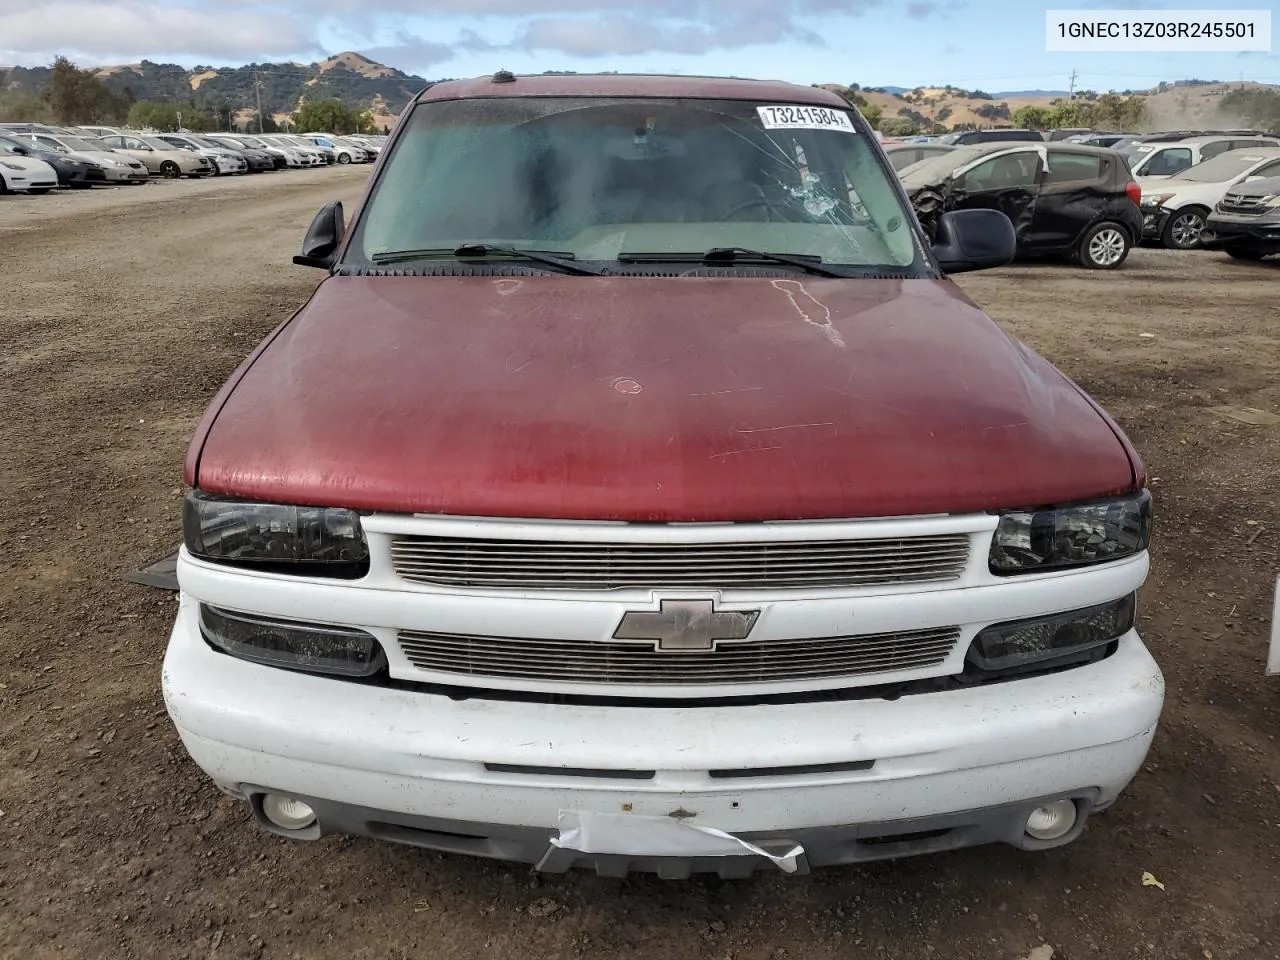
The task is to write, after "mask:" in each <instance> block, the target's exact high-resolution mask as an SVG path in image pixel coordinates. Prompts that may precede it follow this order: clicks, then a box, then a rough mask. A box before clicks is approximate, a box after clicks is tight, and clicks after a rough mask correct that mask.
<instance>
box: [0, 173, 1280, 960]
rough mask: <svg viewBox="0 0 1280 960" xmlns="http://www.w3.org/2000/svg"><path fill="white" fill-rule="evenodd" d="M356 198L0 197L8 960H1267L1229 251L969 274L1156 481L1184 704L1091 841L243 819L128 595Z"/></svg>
mask: <svg viewBox="0 0 1280 960" xmlns="http://www.w3.org/2000/svg"><path fill="white" fill-rule="evenodd" d="M367 173H368V170H367V168H365V169H363V170H361V169H359V168H344V169H329V170H324V171H300V172H296V173H279V174H263V175H260V176H254V177H246V178H239V179H237V180H234V181H232V182H226V181H224V180H221V179H220V180H214V181H208V182H188V181H176V182H169V181H166V182H163V183H156V184H149V185H146V186H141V187H123V188H117V189H100V190H94V191H93V192H92V193H91V194H83V193H77V194H71V195H65V196H64V195H59V196H51V197H30V198H28V197H21V196H5V197H0V251H2V258H3V259H2V261H0V262H2V263H3V265H4V277H5V280H6V281H7V283H6V296H5V303H4V309H3V310H2V311H0V341H2V342H3V343H4V345H5V349H4V351H3V353H2V354H0V370H3V374H4V375H3V377H2V378H0V391H2V392H0V411H2V413H0V573H3V576H2V577H0V651H3V653H4V659H3V665H0V917H3V923H0V953H2V954H3V956H6V957H21V958H23V960H31V958H43V957H95V958H96V957H110V958H116V957H120V958H131V957H139V958H161V957H163V958H185V957H190V958H206V957H218V958H223V957H226V958H307V960H312V958H335V960H359V958H378V960H383V958H398V957H418V956H427V955H430V956H440V957H459V956H475V955H484V956H488V957H494V958H498V960H504V958H520V960H533V958H537V957H570V956H586V957H595V956H602V957H620V958H629V957H637V958H640V957H643V958H661V960H686V958H707V960H727V958H733V960H764V958H796V960H799V958H803V960H822V958H835V957H841V958H848V957H876V958H878V957H901V958H911V960H918V958H930V957H938V958H957V960H1023V958H1034V960H1050V958H1054V960H1081V958H1091V957H1096V958H1099V960H1120V958H1130V957H1140V958H1148V957H1150V958H1160V960H1164V958H1184V957H1189V958H1197V960H1199V958H1220V960H1225V958H1241V960H1246V958H1247V960H1264V958H1275V957H1278V956H1280V748H1278V746H1277V743H1276V734H1277V732H1280V709H1278V708H1280V678H1276V679H1273V680H1270V681H1268V680H1266V679H1265V678H1264V677H1263V675H1262V670H1263V658H1264V654H1265V646H1266V633H1267V626H1268V616H1269V604H1270V594H1271V589H1272V584H1273V583H1274V580H1275V577H1276V574H1277V572H1278V570H1280V548H1278V545H1280V496H1278V493H1280V479H1278V478H1280V427H1276V426H1254V425H1249V424H1246V423H1242V422H1239V421H1236V420H1233V419H1231V418H1230V417H1229V416H1226V415H1224V414H1223V413H1221V412H1219V411H1218V408H1221V407H1230V406H1236V407H1253V408H1260V409H1264V410H1269V411H1272V412H1276V413H1280V298H1278V297H1277V292H1278V291H1280V263H1265V264H1262V265H1251V264H1241V263H1235V262H1232V261H1230V260H1228V259H1227V258H1226V257H1225V256H1219V255H1215V254H1207V253H1189V254H1174V253H1169V252H1165V251H1157V250H1140V251H1137V252H1136V253H1135V254H1134V255H1133V257H1132V258H1131V260H1130V262H1129V264H1128V265H1127V267H1126V268H1125V269H1124V270H1122V271H1120V272H1117V273H1112V274H1099V273H1092V272H1086V271H1083V270H1081V269H1079V268H1075V267H1071V266H1058V265H1043V266H1035V267H1018V268H1013V269H1007V270H999V271H993V272H990V273H985V274H975V275H972V276H968V277H962V278H959V279H960V282H961V283H962V285H963V286H964V288H965V289H966V290H967V291H968V292H969V294H970V295H971V296H972V297H973V298H974V299H975V300H977V302H978V303H980V304H981V305H983V306H984V307H985V308H986V309H988V310H989V311H990V312H991V314H992V315H993V316H994V317H995V318H996V319H997V320H998V321H1000V322H1001V323H1002V324H1003V325H1005V326H1006V328H1007V329H1008V330H1009V331H1010V332H1012V333H1013V334H1014V335H1016V336H1018V337H1020V338H1022V339H1024V340H1026V341H1028V342H1029V343H1030V344H1031V345H1032V346H1034V347H1035V348H1036V349H1038V350H1040V351H1041V352H1042V353H1044V354H1045V355H1047V356H1048V357H1049V358H1050V359H1051V360H1053V361H1054V362H1055V363H1057V364H1058V365H1059V366H1060V367H1061V368H1062V369H1063V370H1065V371H1066V372H1067V373H1068V374H1069V375H1071V376H1073V377H1075V378H1076V379H1078V380H1079V381H1080V382H1081V383H1082V384H1083V385H1084V386H1085V387H1086V388H1087V389H1088V390H1090V391H1091V392H1092V393H1093V394H1094V395H1095V396H1096V397H1097V398H1098V399H1099V400H1100V401H1101V402H1102V403H1103V404H1104V405H1105V406H1106V407H1107V408H1108V409H1109V410H1110V411H1111V412H1112V413H1113V414H1114V415H1115V416H1116V417H1117V418H1118V419H1119V420H1120V421H1121V423H1122V424H1123V426H1124V427H1125V429H1126V430H1127V431H1128V432H1129V434H1130V436H1131V437H1132V439H1133V440H1134V442H1135V443H1136V444H1137V446H1138V448H1139V450H1140V451H1141V452H1142V454H1143V456H1144V458H1145V459H1146V461H1147V464H1148V467H1149V470H1150V474H1151V476H1152V477H1153V478H1155V479H1153V481H1152V484H1153V489H1154V493H1155V496H1156V504H1157V524H1158V527H1157V534H1156V537H1157V539H1156V543H1155V552H1154V559H1153V575H1152V579H1151V582H1150V584H1149V586H1148V587H1147V589H1146V591H1145V592H1144V595H1143V602H1142V609H1141V616H1142V620H1141V626H1142V630H1143V632H1144V634H1145V636H1146V639H1147V641H1148V643H1149V644H1150V646H1151V648H1152V650H1153V652H1154V653H1155V655H1156V657H1157V659H1158V660H1159V661H1160V664H1161V666H1162V668H1163V669H1164V670H1165V672H1166V675H1167V677H1168V681H1169V695H1168V705H1167V707H1166V712H1165V716H1164V719H1163V722H1162V725H1161V729H1160V731H1159V734H1158V736H1157V739H1156V743H1155V746H1154V749H1153V751H1152V753H1151V756H1150V759H1149V761H1148V765H1147V767H1146V769H1145V770H1144V771H1143V772H1142V773H1141V774H1140V776H1139V777H1138V779H1137V780H1136V781H1135V782H1134V784H1133V785H1132V787H1131V788H1130V790H1129V792H1128V793H1127V794H1126V795H1124V796H1123V797H1122V798H1121V801H1120V802H1119V804H1117V806H1116V807H1115V808H1114V809H1113V810H1112V811H1110V812H1109V813H1107V814H1105V815H1102V816H1099V817H1097V818H1096V819H1095V820H1094V821H1092V823H1091V825H1090V828H1089V830H1088V831H1087V832H1086V834H1085V835H1084V837H1083V838H1082V839H1081V840H1080V841H1078V842H1077V843H1075V844H1072V845H1070V846H1068V847H1066V848H1063V849H1060V850H1057V851H1052V852H1049V853H1042V854H1025V853H1020V852H1017V851H1014V850H1011V849H1005V848H986V849H979V850H969V851H963V852H958V853H951V854H943V855H938V856H933V857H925V858H918V859H915V860H910V861H902V862H898V863H884V864H873V865H867V866H859V867H855V868H848V869H832V870H824V871H820V872H818V873H816V874H814V875H812V876H809V877H802V878H788V877H784V876H782V875H772V874H763V875H757V877H756V878H754V879H752V880H750V881H745V882H744V881H738V882H723V881H719V880H717V879H710V878H708V879H696V880H693V881H689V882H683V883H681V882H664V881H659V880H657V879H652V878H647V877H636V878H631V879H628V880H625V881H615V880H602V879H599V878H597V877H595V876H594V875H590V874H586V873H575V874H571V875H569V876H565V877H541V878H540V877H537V876H532V875H530V873H529V872H528V870H527V869H526V868H523V867H518V866H510V865H504V864H493V863H487V862H484V861H480V860H474V859H468V858H462V857H451V856H441V855H436V854H431V853H425V852H422V851H418V850H413V849H409V848H403V847H397V846H392V845H389V844H379V843H374V842H371V841H364V840H348V839H331V840H326V841H323V842H320V843H313V844H300V843H294V842H289V841H285V840H281V839H278V838H274V837H271V836H268V835H266V834H264V833H262V832H260V831H259V830H258V829H257V828H256V827H254V826H253V825H252V824H251V823H250V821H249V818H248V816H247V815H246V812H245V811H244V810H243V809H241V807H240V806H239V805H238V804H237V803H236V802H235V801H233V800H230V799H228V798H226V797H224V796H222V795H221V794H219V793H218V792H217V791H216V790H215V789H214V788H213V787H212V786H211V785H210V784H209V783H208V782H207V781H206V780H205V779H204V777H203V776H202V775H201V774H200V772H199V771H198V770H197V769H196V768H195V766H194V765H193V764H192V763H191V762H190V761H189V760H188V759H187V757H186V754H185V753H184V751H183V749H182V747H181V745H180V744H179V743H178V740H177V738H176V736H175V734H174V732H173V729H172V727H171V726H170V724H169V722H168V720H167V717H166V715H165V712H164V707H163V704H162V702H161V697H160V677H159V671H160V661H161V657H162V654H163V650H164V644H165V640H166V635H167V630H168V627H169V624H170V622H171V618H172V615H173V611H174V603H173V599H172V598H171V597H170V596H169V595H168V594H166V593H163V592H160V591H157V590H152V589H148V588H145V587H139V586H134V585H132V584H128V583H126V582H124V581H123V580H122V579H121V577H122V574H124V573H126V572H127V571H130V570H133V569H135V568H137V567H140V566H142V565H143V564H145V563H147V562H149V561H151V560H154V559H157V558H159V557H161V556H163V555H164V554H165V553H167V552H168V551H169V550H170V549H171V548H172V547H173V545H174V544H175V543H176V542H177V541H178V538H179V519H180V504H181V482H182V481H181V467H182V459H183V454H184V451H185V447H186V443H187V440H188V438H189V436H190V434H191V432H192V430H193V429H194V427H195V425H196V422H197V420H198V418H199V416H200V414H201V412H202V410H203V408H204V406H205V404H206V403H207V402H208V401H209V399H210V398H211V397H212V395H213V393H214V391H215V390H216V389H217V388H218V386H219V385H220V384H221V383H222V381H223V379H224V378H225V377H226V376H227V375H228V374H229V373H230V372H231V370H232V369H233V368H234V367H235V366H236V364H237V363H239V361H240V360H241V358H243V357H244V356H245V354H247V353H248V352H249V350H250V349H252V347H253V346H254V344H255V343H257V342H258V340H259V339H260V338H261V337H262V336H263V335H264V334H266V333H267V332H268V331H269V330H270V329H272V328H273V327H274V326H276V324H278V323H279V322H280V321H281V320H282V319H284V318H285V317H287V316H288V315H289V314H290V313H291V312H292V311H293V310H295V309H297V307H298V306H299V305H300V304H301V303H302V302H303V301H304V300H305V298H306V297H307V295H308V294H309V292H310V291H311V289H312V288H313V287H314V285H315V283H316V282H317V280H318V279H319V277H320V274H319V273H318V272H317V271H314V270H308V269H305V268H301V267H294V266H292V265H291V264H290V263H289V256H290V255H291V254H292V253H293V252H294V251H295V249H296V248H297V246H298V244H299V242H300V240H301V237H302V234H303V231H304V230H305V229H306V226H307V224H308V222H309V221H310V218H311V216H312V214H313V213H314V212H315V210H317V209H318V208H319V206H320V205H321V204H322V203H323V202H324V201H326V200H329V199H341V200H344V201H346V202H347V204H348V209H350V208H351V205H352V204H353V203H354V201H355V200H356V199H357V198H358V196H359V193H360V190H361V189H362V187H363V185H364V182H365V178H366V177H367ZM353 322H355V321H353ZM1147 872H1149V873H1150V874H1152V875H1153V876H1154V877H1155V878H1157V879H1158V880H1159V881H1160V882H1161V883H1163V884H1164V889H1160V888H1159V887H1156V886H1144V885H1143V875H1144V873H1147Z"/></svg>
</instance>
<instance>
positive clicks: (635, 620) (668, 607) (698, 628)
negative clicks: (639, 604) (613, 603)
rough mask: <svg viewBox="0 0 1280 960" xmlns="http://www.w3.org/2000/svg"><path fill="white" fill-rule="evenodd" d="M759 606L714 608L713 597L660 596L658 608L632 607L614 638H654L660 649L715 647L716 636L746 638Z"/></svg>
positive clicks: (687, 649) (717, 637) (728, 638)
mask: <svg viewBox="0 0 1280 960" xmlns="http://www.w3.org/2000/svg"><path fill="white" fill-rule="evenodd" d="M759 616H760V611H759V610H745V611H743V610H719V611H717V610H716V605H715V602H714V601H712V600H663V601H662V603H661V608H660V609H658V610H632V611H630V612H629V613H627V614H625V615H624V616H623V617H622V622H621V623H619V624H618V629H617V630H615V631H614V632H613V638H614V639H615V640H656V641H657V648H658V649H659V650H663V651H690V650H714V649H715V647H716V641H717V640H745V639H747V634H749V633H750V632H751V628H752V627H753V626H755V622H756V619H757V618H758V617H759Z"/></svg>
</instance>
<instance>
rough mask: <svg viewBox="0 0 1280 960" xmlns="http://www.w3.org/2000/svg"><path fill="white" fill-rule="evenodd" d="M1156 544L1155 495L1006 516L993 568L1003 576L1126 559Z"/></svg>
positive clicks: (997, 537)
mask: <svg viewBox="0 0 1280 960" xmlns="http://www.w3.org/2000/svg"><path fill="white" fill-rule="evenodd" d="M1150 541H1151V494H1150V493H1148V492H1147V491H1146V490H1143V491H1142V492H1141V493H1139V494H1137V495H1135V496H1131V497H1125V498H1123V499H1120V500H1105V501H1102V502H1100V503H1084V504H1078V505H1076V506H1071V507H1058V508H1055V509H1049V510H1036V511H1011V512H1009V513H1005V514H1002V515H1001V517H1000V523H999V524H998V525H997V526H996V532H995V534H994V535H993V536H992V538H991V554H990V558H989V566H990V568H991V572H992V573H994V574H998V575H1007V574H1013V573H1035V572H1038V571H1041V570H1055V569H1062V568H1065V567H1083V566H1088V565H1089V564H1094V563H1106V562H1107V561H1109V560H1122V559H1124V558H1125V557H1131V556H1133V555H1135V554H1138V553H1141V552H1142V551H1143V550H1145V549H1147V544H1148V543H1150Z"/></svg>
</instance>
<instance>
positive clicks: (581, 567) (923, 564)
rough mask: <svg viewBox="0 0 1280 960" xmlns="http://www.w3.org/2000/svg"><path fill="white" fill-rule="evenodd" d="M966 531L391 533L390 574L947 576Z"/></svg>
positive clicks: (504, 584)
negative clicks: (700, 535)
mask: <svg viewBox="0 0 1280 960" xmlns="http://www.w3.org/2000/svg"><path fill="white" fill-rule="evenodd" d="M968 559H969V535H968V534H964V533H960V534H944V535H938V536H927V537H902V538H893V539H889V538H882V539H874V540H801V541H785V540H778V541H769V542H744V543H676V544H666V543H588V542H552V541H539V540H483V539H471V538H466V539H461V538H458V539H455V538H448V537H420V536H397V537H394V538H393V539H392V541H391V560H392V563H393V564H394V566H395V569H396V573H397V574H399V576H400V577H402V578H403V579H405V580H410V581H414V582H417V583H430V584H440V585H443V586H456V587H497V588H517V589H546V590H618V589H624V588H627V587H640V588H663V587H706V588H715V589H726V590H727V589H735V588H736V589H771V588H803V587H852V586H883V585H889V584H905V583H927V582H937V581H946V580H955V579H957V578H958V577H959V576H960V574H961V572H962V571H963V570H964V567H965V564H966V563H967V562H968Z"/></svg>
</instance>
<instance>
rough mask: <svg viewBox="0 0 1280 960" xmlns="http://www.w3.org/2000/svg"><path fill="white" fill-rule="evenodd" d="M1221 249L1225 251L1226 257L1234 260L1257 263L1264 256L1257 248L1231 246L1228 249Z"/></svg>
mask: <svg viewBox="0 0 1280 960" xmlns="http://www.w3.org/2000/svg"><path fill="white" fill-rule="evenodd" d="M1223 249H1224V250H1226V251H1227V256H1229V257H1232V258H1234V259H1236V260H1253V261H1258V260H1261V259H1262V258H1263V257H1265V256H1266V254H1265V253H1263V252H1262V251H1261V250H1259V249H1258V248H1257V247H1238V246H1234V245H1233V246H1230V247H1223Z"/></svg>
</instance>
